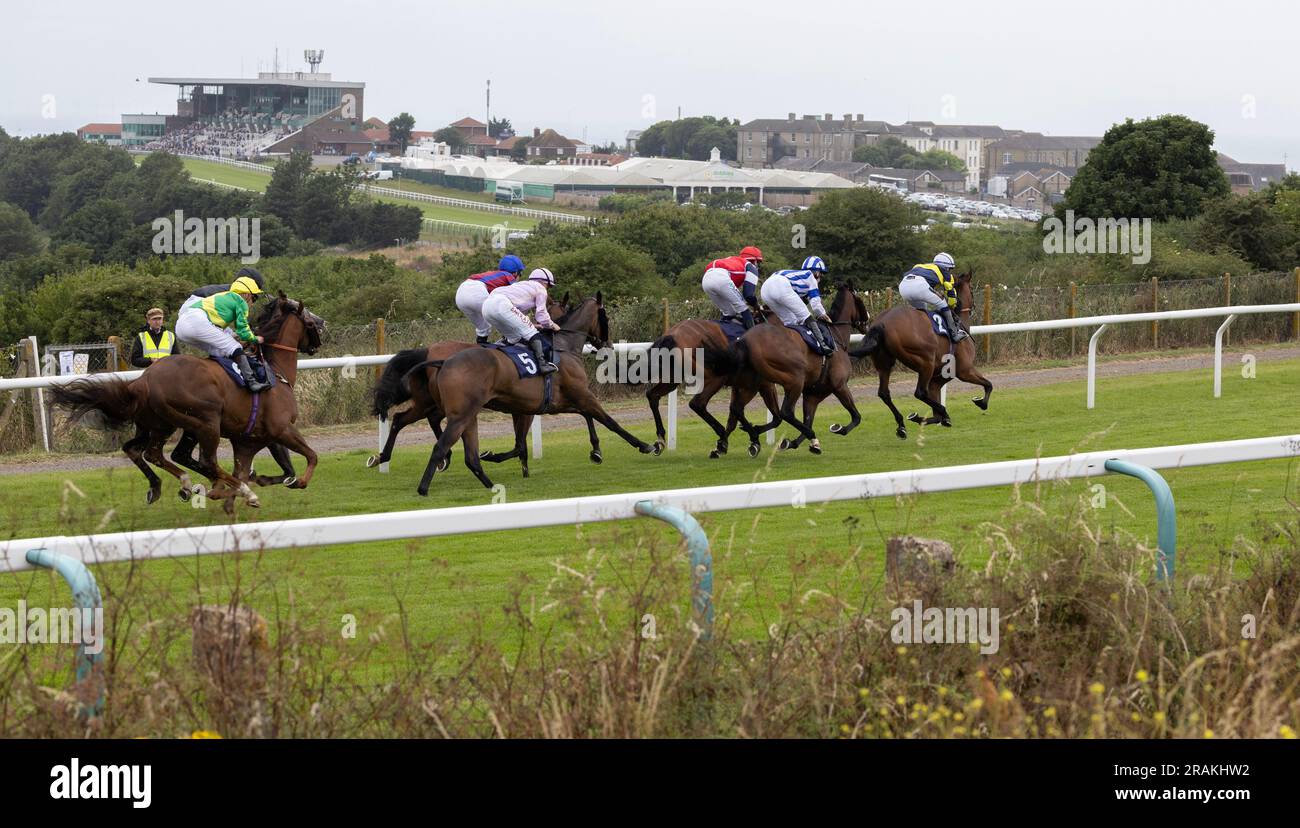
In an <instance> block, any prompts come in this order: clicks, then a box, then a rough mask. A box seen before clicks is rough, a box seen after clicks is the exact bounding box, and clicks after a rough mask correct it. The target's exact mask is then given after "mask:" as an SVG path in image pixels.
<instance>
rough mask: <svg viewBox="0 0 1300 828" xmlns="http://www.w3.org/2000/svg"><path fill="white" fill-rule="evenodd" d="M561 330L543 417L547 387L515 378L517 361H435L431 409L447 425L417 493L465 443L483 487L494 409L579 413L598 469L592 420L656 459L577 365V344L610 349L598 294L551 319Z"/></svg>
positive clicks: (471, 355) (476, 353)
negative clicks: (481, 420)
mask: <svg viewBox="0 0 1300 828" xmlns="http://www.w3.org/2000/svg"><path fill="white" fill-rule="evenodd" d="M556 322H557V324H559V326H560V328H561V330H560V331H557V332H556V333H555V334H554V343H555V359H556V362H557V364H558V365H559V371H557V372H556V373H554V374H551V377H552V378H553V379H552V382H551V401H550V404H549V405H547V406H546V408H545V411H543V410H542V409H543V397H544V393H545V392H544V382H543V379H542V378H541V377H529V378H527V379H520V378H519V374H518V372H517V371H516V370H515V366H514V363H513V362H511V360H510V358H509V357H508V356H506V355H505V354H504V353H502V352H501V351H498V350H496V349H493V348H471V349H467V350H464V351H461V352H460V353H457V354H455V355H453V356H452V357H450V358H448V359H447V360H445V361H441V360H440V361H438V362H440V363H441V364H439V365H437V367H438V368H440V370H439V371H438V372H437V375H436V377H435V378H434V383H433V391H432V397H433V400H434V403H435V404H436V405H437V406H438V408H439V409H440V410H442V411H443V412H444V413H445V414H446V416H447V427H446V429H444V430H443V432H442V436H440V437H439V438H438V443H437V445H435V446H434V447H433V451H432V452H431V453H430V455H429V463H428V465H427V466H426V467H425V469H424V476H423V477H422V478H421V479H420V485H419V487H418V489H417V491H418V492H419V493H420V494H421V495H424V496H427V495H428V494H429V484H430V483H431V482H432V481H433V475H434V472H435V471H436V470H437V469H438V468H440V467H441V465H442V463H443V461H444V460H445V458H446V457H447V455H448V453H449V452H450V451H451V447H452V446H453V445H454V444H455V443H456V441H457V440H461V441H463V442H464V444H465V465H466V466H468V467H469V470H470V471H471V472H472V473H473V474H474V476H475V477H477V478H478V480H479V482H480V483H482V484H483V485H484V486H485V487H487V488H489V489H490V488H492V481H491V480H489V479H488V476H487V475H486V474H485V473H484V471H483V467H482V465H481V463H480V459H488V458H486V457H485V458H480V457H479V453H478V413H479V411H481V410H483V409H484V408H486V407H487V405H488V404H489V403H494V404H495V405H494V408H496V410H498V411H508V412H510V413H512V414H539V413H544V414H564V413H577V414H581V415H582V416H583V418H584V419H586V421H587V432H588V434H589V435H590V437H591V461H592V462H593V463H600V462H601V461H602V460H603V457H602V456H601V453H600V441H599V439H598V438H597V436H596V422H597V421H599V422H600V424H601V425H603V426H605V427H606V428H608V429H609V430H610V431H612V432H614V433H615V434H617V435H618V436H620V437H622V438H623V439H624V440H626V441H627V442H628V443H629V444H631V445H632V446H635V447H636V448H637V449H639V450H640V451H641V453H642V454H658V453H659V451H660V450H659V449H658V448H657V447H655V446H651V445H649V444H648V443H645V442H643V441H641V440H638V439H637V438H636V437H634V436H632V435H631V434H629V433H628V432H627V431H626V430H624V429H623V427H622V426H620V425H619V424H618V423H617V422H615V420H614V418H613V417H611V416H609V414H608V413H606V411H605V409H604V408H603V407H602V406H601V405H600V403H599V402H597V400H596V397H595V395H594V394H592V393H591V388H590V387H589V385H588V381H587V370H586V368H585V366H584V365H583V364H582V356H581V354H582V351H581V349H582V346H583V345H584V344H585V343H586V342H587V341H588V340H595V341H596V342H597V344H599V345H600V346H601V347H607V346H608V345H609V320H608V317H606V315H605V307H604V301H603V299H602V298H601V295H600V294H599V293H597V294H596V296H595V297H593V298H590V299H586V300H583V301H582V302H580V303H579V304H578V305H577V306H576V307H575V308H574V309H573V310H571V311H570V312H569V313H568V314H566V315H565V316H564V317H562V318H559V319H557V320H556Z"/></svg>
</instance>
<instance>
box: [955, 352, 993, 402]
mask: <svg viewBox="0 0 1300 828" xmlns="http://www.w3.org/2000/svg"><path fill="white" fill-rule="evenodd" d="M957 379H959V380H961V381H962V382H969V383H970V384H971V385H978V386H980V387H982V388H983V389H984V396H983V397H982V398H977V399H973V400H971V402H973V403H975V405H977V406H978V407H979V409H980V411H988V410H989V397H991V396H993V383H991V382H989V381H988V378H987V377H985V376H984V375H983V374H981V373H980V372H979V371H978V370H977V369H976V368H975V358H974V357H973V356H971V357H967V358H966V359H964V360H963V359H958V360H957Z"/></svg>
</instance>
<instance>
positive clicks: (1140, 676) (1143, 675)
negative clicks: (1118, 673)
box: [1137, 670, 1151, 684]
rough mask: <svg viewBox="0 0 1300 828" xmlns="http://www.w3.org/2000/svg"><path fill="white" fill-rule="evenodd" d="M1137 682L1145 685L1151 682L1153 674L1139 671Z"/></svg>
mask: <svg viewBox="0 0 1300 828" xmlns="http://www.w3.org/2000/svg"><path fill="white" fill-rule="evenodd" d="M1137 680H1138V681H1140V682H1142V683H1143V684H1146V683H1147V682H1148V681H1150V680H1151V674H1150V673H1148V672H1147V671H1146V670H1138V671H1137Z"/></svg>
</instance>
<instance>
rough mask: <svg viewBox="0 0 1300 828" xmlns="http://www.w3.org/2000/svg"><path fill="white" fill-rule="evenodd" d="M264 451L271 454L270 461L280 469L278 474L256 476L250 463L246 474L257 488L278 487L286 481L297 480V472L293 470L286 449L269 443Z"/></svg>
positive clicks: (291, 460)
mask: <svg viewBox="0 0 1300 828" xmlns="http://www.w3.org/2000/svg"><path fill="white" fill-rule="evenodd" d="M266 450H267V451H269V452H270V453H271V459H272V460H274V461H275V464H276V465H277V466H279V467H280V474H276V475H267V474H258V473H257V472H256V470H254V469H253V464H252V463H251V462H250V463H249V465H248V473H249V476H250V477H251V478H252V481H253V482H254V483H256V484H257V485H259V486H279V485H280V484H281V483H283V482H285V481H286V480H295V479H297V472H295V471H294V468H293V459H292V458H290V457H289V450H288V449H287V448H285V447H284V446H282V445H280V444H279V443H271V444H270V445H269V446H267V447H266Z"/></svg>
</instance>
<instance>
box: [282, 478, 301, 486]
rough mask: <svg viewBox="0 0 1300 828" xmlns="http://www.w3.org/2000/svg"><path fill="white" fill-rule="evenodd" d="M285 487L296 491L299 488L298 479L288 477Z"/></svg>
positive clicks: (285, 480)
mask: <svg viewBox="0 0 1300 828" xmlns="http://www.w3.org/2000/svg"><path fill="white" fill-rule="evenodd" d="M284 485H285V486H286V487H288V488H290V489H296V488H298V478H296V477H292V476H291V477H286V478H285V479H284Z"/></svg>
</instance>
